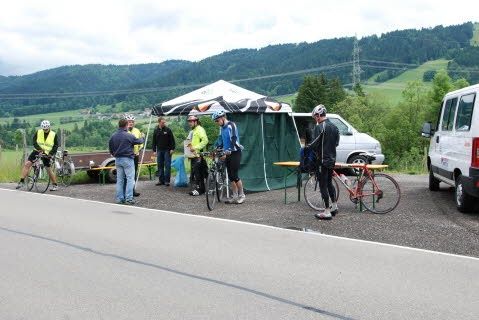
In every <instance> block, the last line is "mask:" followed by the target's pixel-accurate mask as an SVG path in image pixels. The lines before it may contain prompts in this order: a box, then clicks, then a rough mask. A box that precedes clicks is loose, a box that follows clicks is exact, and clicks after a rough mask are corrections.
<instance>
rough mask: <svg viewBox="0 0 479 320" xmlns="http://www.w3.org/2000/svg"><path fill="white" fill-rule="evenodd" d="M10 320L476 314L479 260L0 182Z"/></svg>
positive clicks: (0, 275)
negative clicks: (21, 189)
mask: <svg viewBox="0 0 479 320" xmlns="http://www.w3.org/2000/svg"><path fill="white" fill-rule="evenodd" d="M0 201H1V203H2V209H1V211H0V243H1V246H2V250H0V261H1V262H2V263H1V264H0V318H1V319H477V315H478V314H479V281H478V280H477V277H478V274H479V259H477V258H472V257H464V256H455V255H449V254H442V253H437V252H431V251H425V250H420V249H411V248H405V247H399V246H392V245H385V244H378V243H373V242H366V241H360V240H351V239H345V238H339V237H333V236H325V235H321V234H318V233H313V232H299V231H292V230H285V229H279V228H274V227H269V226H264V225H255V224H250V223H244V222H237V221H229V220H221V219H214V218H208V217H203V216H194V215H187V214H177V213H172V212H166V211H158V210H150V209H144V208H138V207H128V206H120V205H115V204H108V203H100V202H93V201H86V200H78V199H70V198H65V197H58V196H51V195H41V194H35V193H28V192H18V191H17V192H16V191H11V190H4V189H0Z"/></svg>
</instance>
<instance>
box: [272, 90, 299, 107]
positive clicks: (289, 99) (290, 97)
mask: <svg viewBox="0 0 479 320" xmlns="http://www.w3.org/2000/svg"><path fill="white" fill-rule="evenodd" d="M297 96H298V93H293V94H289V95H285V96H277V97H274V99H276V100H278V101H279V102H284V103H287V104H289V105H290V106H291V108H292V107H293V100H295V99H296V97H297Z"/></svg>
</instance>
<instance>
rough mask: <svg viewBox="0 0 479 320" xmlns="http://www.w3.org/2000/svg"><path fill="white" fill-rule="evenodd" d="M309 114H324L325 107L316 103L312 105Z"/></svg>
mask: <svg viewBox="0 0 479 320" xmlns="http://www.w3.org/2000/svg"><path fill="white" fill-rule="evenodd" d="M311 115H312V116H313V117H314V116H315V115H320V116H324V115H326V107H325V106H324V105H322V104H318V105H317V106H316V107H314V109H313V112H311Z"/></svg>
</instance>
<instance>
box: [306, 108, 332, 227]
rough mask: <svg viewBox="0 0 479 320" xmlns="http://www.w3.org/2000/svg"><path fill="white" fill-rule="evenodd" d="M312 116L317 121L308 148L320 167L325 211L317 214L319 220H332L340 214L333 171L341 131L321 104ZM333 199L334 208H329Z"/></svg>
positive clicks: (320, 182) (320, 181) (320, 184)
mask: <svg viewBox="0 0 479 320" xmlns="http://www.w3.org/2000/svg"><path fill="white" fill-rule="evenodd" d="M312 116H313V118H314V120H315V121H316V126H315V127H314V133H313V141H312V142H311V143H310V144H309V145H308V146H307V147H308V148H312V149H313V150H314V152H315V153H316V157H317V159H318V166H319V186H320V189H321V197H322V198H323V201H324V206H325V210H324V212H319V213H317V214H315V217H316V218H318V219H332V217H333V216H334V215H336V213H337V212H338V205H337V203H336V202H335V199H336V190H335V189H334V186H333V169H334V165H335V163H336V147H337V146H338V145H339V130H338V128H337V127H336V126H335V125H334V124H333V123H332V122H331V121H329V119H327V117H326V108H325V107H324V106H323V105H322V104H320V105H317V106H316V107H314V109H313V112H312ZM330 198H331V202H332V206H331V207H330V206H329V199H330Z"/></svg>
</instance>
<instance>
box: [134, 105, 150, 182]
mask: <svg viewBox="0 0 479 320" xmlns="http://www.w3.org/2000/svg"><path fill="white" fill-rule="evenodd" d="M151 119H153V110H152V112H151V113H150V122H149V123H148V130H146V137H145V142H144V144H143V145H144V147H143V152H142V153H141V159H140V163H139V165H138V176H137V177H136V181H135V186H136V185H137V184H138V179H139V178H140V172H141V165H142V164H143V158H144V157H145V151H146V145H147V143H148V135H149V133H150V127H151Z"/></svg>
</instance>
